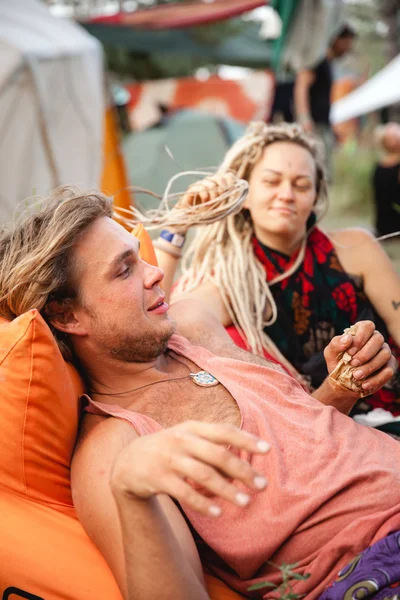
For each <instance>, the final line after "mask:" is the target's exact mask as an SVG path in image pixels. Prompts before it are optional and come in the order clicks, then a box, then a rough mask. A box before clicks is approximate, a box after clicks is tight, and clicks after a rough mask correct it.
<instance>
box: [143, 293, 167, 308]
mask: <svg viewBox="0 0 400 600" xmlns="http://www.w3.org/2000/svg"><path fill="white" fill-rule="evenodd" d="M164 299H165V294H163V295H162V296H159V297H158V298H157V300H156V301H155V302H153V304H152V305H151V306H149V308H148V309H147V310H155V309H156V308H159V307H160V306H162V305H163V304H164Z"/></svg>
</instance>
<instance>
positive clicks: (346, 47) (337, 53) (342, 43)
mask: <svg viewBox="0 0 400 600" xmlns="http://www.w3.org/2000/svg"><path fill="white" fill-rule="evenodd" d="M353 44H354V38H353V37H351V36H347V37H341V38H338V39H337V40H336V41H335V42H334V43H333V45H332V51H333V55H334V57H335V58H340V57H342V56H345V54H348V53H349V52H351V50H352V48H353Z"/></svg>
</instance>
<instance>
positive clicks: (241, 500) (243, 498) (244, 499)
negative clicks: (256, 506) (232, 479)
mask: <svg viewBox="0 0 400 600" xmlns="http://www.w3.org/2000/svg"><path fill="white" fill-rule="evenodd" d="M236 502H237V504H239V506H246V504H248V503H249V502H250V496H248V495H247V494H243V492H238V493H237V494H236Z"/></svg>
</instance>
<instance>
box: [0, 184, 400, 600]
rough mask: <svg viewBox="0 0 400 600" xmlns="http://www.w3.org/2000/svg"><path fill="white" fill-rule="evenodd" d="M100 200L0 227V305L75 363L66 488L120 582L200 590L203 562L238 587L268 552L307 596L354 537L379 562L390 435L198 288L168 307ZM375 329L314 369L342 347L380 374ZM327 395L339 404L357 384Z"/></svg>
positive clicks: (347, 552) (394, 449)
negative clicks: (77, 382) (243, 332)
mask: <svg viewBox="0 0 400 600" xmlns="http://www.w3.org/2000/svg"><path fill="white" fill-rule="evenodd" d="M111 216H112V210H111V205H110V203H109V201H108V200H107V199H106V198H105V197H104V196H102V195H101V194H98V193H93V194H77V193H76V192H74V191H71V190H69V191H68V190H67V191H63V192H57V193H56V194H55V196H54V197H53V199H52V200H51V201H50V202H49V203H48V204H47V205H46V206H45V207H44V208H42V210H41V212H39V213H38V214H37V215H35V216H33V217H30V218H29V219H28V220H27V221H25V222H24V223H21V224H20V225H19V226H18V227H17V228H16V229H15V230H14V231H13V232H11V233H10V234H7V235H3V237H2V239H1V240H0V258H1V267H0V289H1V302H0V314H1V315H3V316H6V317H7V318H13V317H15V316H17V315H19V314H21V313H22V312H24V311H26V310H29V309H32V308H37V309H39V310H40V312H41V314H42V315H43V316H44V318H45V319H46V320H47V322H48V323H49V325H50V326H51V327H52V330H53V333H54V335H55V337H56V339H57V340H58V342H59V344H60V347H61V349H62V350H63V352H64V355H65V356H66V357H67V358H71V357H73V358H74V360H75V361H76V362H77V364H79V366H80V368H81V370H82V371H83V372H84V373H85V376H86V380H87V381H88V385H89V389H88V396H87V407H86V414H85V416H84V418H83V422H82V429H81V433H80V437H79V440H78V443H77V447H76V451H75V456H74V459H73V464H72V487H73V496H74V502H75V505H76V510H77V513H78V516H79V518H80V520H81V522H82V524H83V526H84V527H85V529H86V531H87V532H88V534H89V535H90V536H91V538H92V539H93V541H94V542H95V544H96V545H97V546H98V547H99V549H100V550H101V552H102V553H103V554H104V556H105V558H106V560H107V561H108V563H109V565H110V567H111V569H112V571H113V573H114V575H115V578H116V580H117V582H118V583H119V585H120V587H121V590H122V593H123V596H124V598H125V599H127V600H133V599H135V600H138V599H139V598H140V599H144V600H147V599H149V600H150V599H153V598H163V599H164V598H165V599H169V598H171V599H172V598H173V599H174V600H188V599H189V598H190V599H191V600H206V599H207V598H208V594H207V591H206V589H205V584H204V578H203V572H202V567H203V568H204V567H205V568H206V569H208V570H211V571H212V572H213V573H215V574H216V575H217V576H218V577H220V578H221V579H222V580H224V581H225V582H226V583H227V584H228V585H229V586H231V587H232V588H233V589H235V590H236V591H237V592H239V593H241V594H244V595H246V596H247V595H248V593H249V592H248V589H249V587H250V586H251V585H252V584H256V583H260V582H262V581H265V580H266V579H268V580H269V581H272V582H275V583H277V584H279V582H280V577H281V574H280V572H279V570H278V569H277V568H276V564H278V565H279V564H281V563H283V562H286V563H296V564H297V566H296V567H295V569H294V570H295V578H294V580H293V582H292V583H293V586H292V587H293V591H294V593H298V594H305V595H306V597H307V598H309V599H313V598H317V597H319V596H321V594H322V598H324V597H325V596H324V595H325V593H326V592H323V590H324V589H325V588H326V586H328V585H329V584H331V583H332V581H333V579H334V578H335V576H336V574H337V572H338V571H339V569H341V568H343V567H345V566H346V565H347V564H348V563H349V561H351V560H353V559H354V558H355V557H356V556H357V555H358V554H359V553H360V552H362V551H363V550H365V549H367V548H369V549H370V552H369V554H368V555H365V556H364V555H362V556H363V560H362V561H359V562H360V563H361V564H364V563H365V562H366V563H367V564H368V556H371V555H372V556H375V554H374V553H376V552H379V556H380V558H379V560H380V561H381V562H380V563H379V565H381V566H382V567H385V566H386V562H385V561H386V560H389V559H388V558H387V556H386V554H388V551H387V552H386V554H385V552H382V548H381V547H382V544H383V545H384V546H385V548H386V546H387V547H390V548H392V546H393V539H395V540H397V537H396V538H394V537H393V536H396V535H397V536H398V530H399V529H400V466H399V465H400V446H399V445H398V444H397V443H396V442H395V441H394V440H392V439H391V438H389V437H388V436H386V435H385V434H382V433H380V432H377V431H371V430H369V429H367V428H364V427H362V426H359V425H357V424H356V423H354V422H353V421H352V420H351V419H349V418H348V417H347V416H346V415H344V414H342V412H340V410H338V409H337V408H334V407H332V406H326V405H324V404H323V403H322V402H320V401H318V400H316V399H315V398H313V397H311V396H310V395H309V394H307V393H306V392H305V391H304V390H303V389H302V387H301V386H300V385H299V384H298V383H297V382H296V381H295V380H294V379H293V378H292V377H290V376H289V375H288V374H287V373H285V372H284V371H283V370H282V369H281V368H280V367H279V366H277V365H276V364H274V363H271V362H268V361H266V360H264V359H262V358H260V357H257V356H254V355H251V354H249V353H247V352H245V351H243V350H240V349H239V348H237V347H235V346H234V345H233V343H232V342H231V340H230V338H229V336H228V335H227V334H226V333H225V331H224V329H223V327H222V326H221V325H220V324H219V322H217V320H216V319H215V318H214V316H213V315H212V314H210V313H208V312H207V310H206V309H205V308H204V306H203V305H202V304H201V303H198V302H194V301H190V302H189V301H187V302H186V301H183V300H182V301H181V302H178V303H176V304H175V305H174V306H172V307H171V309H169V307H168V305H167V304H166V303H165V301H164V293H163V291H162V289H161V287H160V284H161V283H162V279H163V273H162V271H161V270H160V269H159V268H158V267H155V266H151V265H149V264H147V263H145V262H144V261H143V260H141V259H140V257H139V245H138V241H137V240H136V239H135V238H134V237H132V236H131V235H130V234H129V233H128V232H127V231H126V230H125V229H124V228H123V227H121V226H120V225H119V224H118V223H116V222H115V221H113V220H112V219H111ZM382 344H383V339H382V336H380V334H378V333H376V332H375V330H374V326H373V324H372V323H370V322H365V323H363V324H361V325H360V327H359V329H358V330H357V332H356V334H355V336H354V337H353V336H349V335H347V336H346V335H345V336H339V337H337V338H335V339H334V340H333V342H332V343H331V345H330V346H329V349H328V350H327V351H326V354H325V356H326V360H327V363H328V366H329V369H330V370H331V369H332V368H333V367H334V366H335V365H336V364H337V354H338V353H339V352H340V351H343V350H345V349H347V350H349V351H351V352H352V353H353V356H356V357H357V358H358V359H359V360H360V362H361V364H363V368H364V369H365V370H366V371H368V370H370V376H371V378H375V379H374V381H375V382H379V384H382V373H384V376H383V379H385V378H387V377H388V376H391V375H392V374H393V369H392V367H391V366H388V365H387V364H386V362H387V360H388V356H386V357H385V358H384V360H382ZM383 354H385V352H383ZM377 357H378V358H377ZM377 360H378V362H379V361H381V362H380V363H379V367H380V369H378V372H377V374H376V367H377ZM331 397H332V398H334V399H335V403H336V405H337V406H338V408H340V409H341V410H342V411H343V412H347V411H348V410H349V409H350V407H351V405H352V404H353V403H354V402H355V400H356V398H357V394H355V393H354V392H352V393H348V392H347V391H345V390H340V389H336V388H332V394H331ZM268 450H269V451H268ZM267 478H268V482H269V483H268V485H267ZM392 532H397V534H396V533H392ZM194 541H195V542H196V545H195V543H194ZM393 547H394V546H393ZM394 553H395V550H390V552H389V554H390V556H389V558H390V559H391V560H392V559H393V556H394ZM199 555H200V558H201V561H202V565H201V563H200V560H199ZM363 561H364V562H363ZM394 562H395V563H396V564H398V565H399V564H400V561H399V560H398V555H397V557H396V558H395V560H394ZM385 568H386V567H385ZM389 570H390V569H389ZM352 572H356V573H357V568H354V569H352ZM306 573H307V574H309V575H310V576H309V578H308V579H304V578H302V577H301V576H302V575H303V574H306ZM398 575H399V573H398V572H396V573H394V574H393V573H392V574H391V577H392V579H385V582H384V584H385V585H383V584H382V585H381V584H380V583H379V581H378V579H379V578H378V577H377V578H376V580H377V581H378V583H376V584H375V583H373V584H372V585H373V586H380V587H373V589H374V590H375V589H382V590H383V589H387V587H388V586H390V585H391V584H392V583H394V582H395V581H398V579H399V577H397V579H393V577H394V578H395V577H396V576H398ZM374 581H375V579H374ZM368 585H370V584H368ZM385 586H386V587H385ZM392 587H393V586H392ZM335 589H336V588H335V587H333V588H329V589H328V592H329V590H335ZM396 589H397V588H393V589H391V592H393V593H395V592H396ZM251 593H252V595H253V597H259V598H262V597H264V598H267V597H269V593H268V588H267V591H265V589H264V590H259V591H258V592H257V591H255V592H251ZM329 593H330V592H329ZM329 597H335V596H334V595H333V596H329ZM340 597H343V596H340Z"/></svg>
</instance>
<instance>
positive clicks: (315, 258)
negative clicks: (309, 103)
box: [155, 123, 400, 415]
mask: <svg viewBox="0 0 400 600" xmlns="http://www.w3.org/2000/svg"><path fill="white" fill-rule="evenodd" d="M237 178H240V179H244V180H246V181H247V182H248V194H247V197H246V200H245V202H244V203H243V206H242V207H241V208H240V210H234V211H232V210H230V211H229V210H227V211H226V212H227V213H228V215H227V216H225V217H224V218H222V219H220V220H218V221H216V222H214V223H212V224H209V225H207V226H204V227H200V228H198V230H197V232H196V234H195V237H194V239H193V241H192V243H191V245H190V247H189V249H188V251H187V253H186V254H185V256H184V260H183V275H182V277H181V279H180V280H179V282H178V284H177V286H176V288H175V290H174V298H175V297H177V296H178V295H181V294H191V295H194V296H196V297H198V298H201V299H202V300H204V301H206V302H207V303H208V305H209V306H210V307H212V308H213V309H214V312H215V313H216V314H217V315H218V316H219V318H220V320H221V321H222V323H223V324H224V325H225V326H226V327H227V329H228V331H229V333H230V334H231V337H232V338H233V339H234V341H235V342H236V343H237V344H238V345H239V346H241V347H243V348H247V349H249V350H251V351H252V352H254V353H256V354H263V353H264V354H266V355H267V356H272V357H273V358H275V359H276V360H277V361H279V362H280V363H281V364H282V365H283V366H285V367H286V368H287V370H289V372H290V373H291V374H293V375H295V376H297V377H298V378H300V379H301V380H302V381H303V383H304V381H305V382H306V384H308V385H309V387H310V388H311V390H315V389H316V388H318V387H319V386H321V384H322V383H323V381H324V380H325V378H326V376H327V371H326V363H325V360H324V354H323V351H324V349H325V347H326V346H327V345H328V344H329V342H330V341H331V340H332V338H333V337H334V336H337V335H340V334H341V333H342V332H343V330H344V329H347V328H349V327H351V326H352V325H353V324H355V323H356V322H358V321H361V320H364V319H368V320H371V321H373V323H374V324H375V325H376V328H377V329H378V330H379V331H381V332H382V333H383V335H384V337H385V338H386V340H387V342H388V343H389V344H390V347H391V349H392V351H393V352H394V353H395V355H396V356H397V357H398V356H399V351H398V345H400V310H398V308H399V307H400V282H399V278H398V276H397V275H396V273H395V271H394V269H393V268H392V265H391V263H390V261H389V259H388V258H387V256H386V254H385V253H384V251H383V249H382V248H381V247H380V245H379V244H378V243H376V242H375V240H374V239H373V238H372V236H370V235H369V234H368V233H367V232H365V231H363V230H356V229H353V230H343V231H338V232H336V233H334V234H332V235H330V236H329V237H328V236H327V235H326V234H325V233H323V232H322V231H321V229H320V228H319V227H318V226H317V224H318V223H319V221H320V219H321V218H322V216H323V215H324V214H325V213H326V210H327V185H326V179H325V172H324V165H323V162H322V159H321V156H320V150H319V146H318V142H317V141H316V140H315V139H314V138H313V137H312V136H310V135H308V134H306V133H304V131H303V130H302V129H301V128H300V127H299V126H298V125H296V124H290V125H289V124H281V125H265V124H264V123H253V124H251V125H250V127H249V128H248V130H247V132H246V134H245V135H244V136H243V137H242V138H241V139H239V140H238V141H237V142H236V143H235V144H234V145H233V146H232V148H231V149H230V150H229V151H228V153H227V154H226V156H225V159H224V160H223V162H222V164H221V166H220V167H219V169H218V170H217V174H216V176H215V177H213V178H209V179H208V180H207V179H206V180H203V181H202V182H199V183H198V184H194V186H191V187H190V188H189V189H188V192H187V193H186V195H185V196H184V197H183V199H181V201H180V202H178V207H177V208H178V212H179V211H181V212H182V211H183V209H185V208H186V210H187V214H188V215H189V217H188V218H187V219H186V220H185V218H181V219H180V220H179V219H178V221H177V220H176V217H175V221H174V219H172V221H171V220H170V221H168V222H167V223H169V224H170V225H171V224H173V225H174V226H175V230H174V231H176V230H177V229H178V230H179V234H176V233H175V234H174V233H171V232H170V231H168V230H167V231H165V230H164V231H163V232H161V236H160V238H159V240H158V241H157V242H156V243H155V245H156V247H157V249H158V258H159V262H160V266H162V267H163V268H164V270H165V271H166V281H167V286H168V285H169V284H170V282H171V281H172V278H173V274H174V272H175V268H176V266H177V263H178V259H179V257H180V253H181V247H182V245H183V242H184V233H185V230H186V229H187V226H188V225H189V224H190V222H191V219H190V215H193V211H194V210H195V211H197V213H198V219H197V221H196V223H197V224H199V223H202V220H201V215H203V217H204V222H207V218H208V220H212V219H210V213H209V211H208V210H207V207H208V206H211V205H212V204H213V201H214V200H215V198H216V196H218V194H220V191H221V187H222V188H225V189H226V188H227V187H230V189H231V190H233V191H234V190H235V189H236V188H237V185H236V187H235V181H236V183H237ZM242 183H243V182H242ZM233 191H232V193H233ZM224 201H225V202H226V200H224ZM229 212H230V214H229ZM183 213H184V211H183ZM171 217H172V213H171ZM351 332H353V331H351ZM371 340H372V338H371ZM368 343H372V341H371V342H368ZM381 352H386V353H388V348H387V346H384V347H383V348H382V350H381ZM351 353H352V352H351V351H350V356H347V360H348V361H351V362H350V365H349V366H351V367H352V368H353V369H352V380H353V383H355V384H357V388H358V389H359V391H360V396H368V395H369V396H368V398H367V399H366V403H367V404H366V405H364V409H365V411H366V412H368V411H369V410H370V409H371V407H381V408H385V409H386V410H390V411H391V412H392V414H394V415H396V414H400V403H397V401H396V399H397V397H398V390H400V387H394V384H393V383H392V388H391V389H385V390H382V391H380V392H377V393H376V394H373V395H370V394H371V393H372V392H373V391H374V389H377V386H375V385H373V384H372V383H371V378H368V377H367V373H366V372H364V371H365V369H364V365H362V364H360V361H359V360H358V359H357V358H353V359H352V357H351ZM357 367H362V368H358V369H357ZM363 369H364V371H363ZM395 379H396V378H395ZM395 383H396V382H395ZM359 405H360V403H359Z"/></svg>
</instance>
